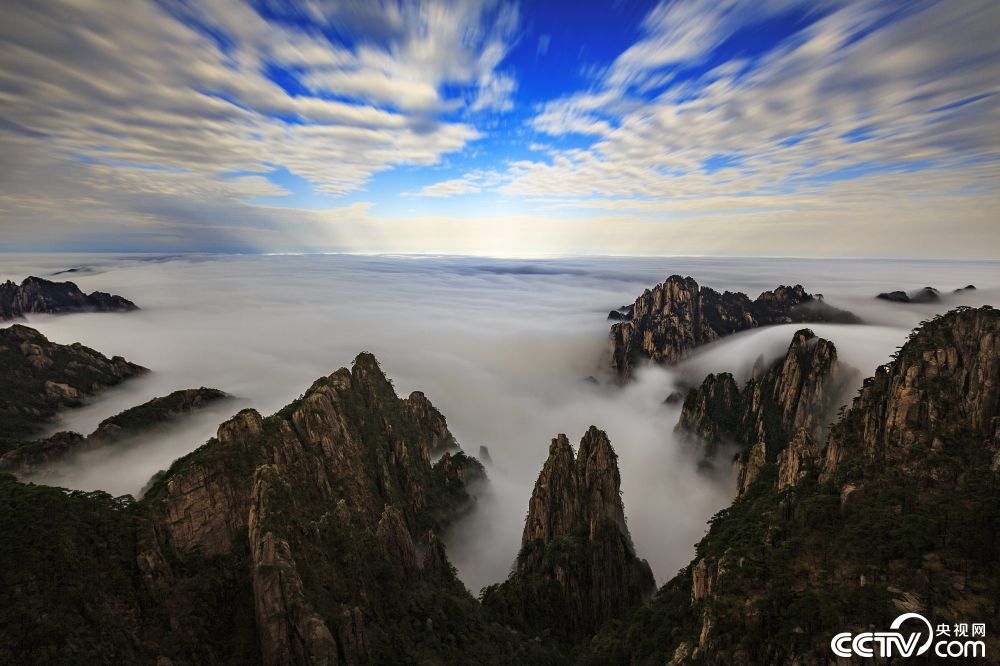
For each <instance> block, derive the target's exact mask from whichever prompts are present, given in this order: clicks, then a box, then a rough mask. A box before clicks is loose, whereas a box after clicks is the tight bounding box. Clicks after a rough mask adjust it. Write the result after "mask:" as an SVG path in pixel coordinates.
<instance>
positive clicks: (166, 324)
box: [0, 255, 1000, 591]
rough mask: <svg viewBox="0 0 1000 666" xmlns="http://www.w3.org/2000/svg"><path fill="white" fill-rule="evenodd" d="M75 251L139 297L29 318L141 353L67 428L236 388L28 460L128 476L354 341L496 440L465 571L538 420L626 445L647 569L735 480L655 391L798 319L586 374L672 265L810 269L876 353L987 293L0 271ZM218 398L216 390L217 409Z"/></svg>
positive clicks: (424, 264)
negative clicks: (171, 421)
mask: <svg viewBox="0 0 1000 666" xmlns="http://www.w3.org/2000/svg"><path fill="white" fill-rule="evenodd" d="M69 267H78V268H81V269H83V270H80V271H78V272H77V273H74V274H73V279H74V280H76V281H77V282H78V283H79V285H80V287H81V288H82V289H84V290H85V291H91V290H94V289H100V290H104V291H110V292H114V293H120V294H123V295H125V296H126V297H128V298H131V299H134V300H135V301H136V303H138V304H139V305H140V306H141V307H142V310H140V311H138V312H134V313H127V314H123V315H119V314H106V313H92V314H78V315H64V316H37V317H32V318H31V320H30V322H29V323H30V325H32V326H36V327H37V328H39V329H40V330H41V331H42V332H43V333H44V334H45V335H47V336H49V337H50V339H52V340H54V341H56V342H62V343H70V342H74V341H80V342H83V343H84V344H86V345H88V346H91V347H93V348H95V349H98V350H100V351H102V352H104V353H107V354H122V355H124V356H125V357H126V358H128V359H130V360H132V361H134V362H137V363H140V364H142V365H144V366H146V367H149V368H151V369H152V370H153V371H154V372H153V373H151V374H150V375H149V376H147V377H144V378H142V379H139V380H136V381H134V382H127V383H126V384H124V385H122V386H121V387H120V388H117V389H115V390H112V391H111V392H109V393H108V394H106V395H103V396H102V397H101V398H100V399H98V400H97V401H95V402H93V403H92V404H90V405H88V406H87V407H85V408H83V409H80V410H74V411H71V412H67V413H65V416H64V421H63V422H62V423H61V424H59V426H58V427H59V428H61V429H67V428H68V429H73V430H78V431H81V432H90V431H92V430H93V429H94V428H95V427H96V425H97V424H98V422H99V421H100V420H101V419H103V418H106V417H108V416H110V415H112V414H115V413H117V412H119V411H121V410H122V409H125V408H126V407H129V406H133V405H135V404H138V403H141V402H144V401H145V400H148V399H150V398H152V397H154V396H157V395H166V394H167V393H169V392H170V391H173V390H176V389H181V388H188V387H196V386H203V385H204V386H213V387H216V388H219V389H222V390H225V391H227V392H229V393H231V394H233V395H235V396H237V398H238V399H237V401H235V402H234V403H227V404H225V405H220V406H219V407H217V408H213V409H212V410H211V411H207V412H204V413H201V414H199V415H198V416H196V417H194V418H193V419H192V420H191V421H189V422H188V423H187V426H186V427H184V428H181V429H180V430H176V431H173V432H171V433H170V434H168V435H166V436H157V437H155V438H151V439H149V440H146V441H143V442H141V443H140V444H139V445H138V446H135V447H132V448H130V449H129V450H127V451H120V450H115V451H113V452H111V453H110V454H108V453H107V452H104V453H102V452H95V453H93V454H86V455H85V456H84V457H83V458H82V459H80V460H78V461H75V464H73V465H70V466H68V467H66V468H61V469H55V470H50V471H49V473H47V474H46V475H45V476H43V477H41V479H40V480H41V481H44V482H48V483H57V484H61V485H68V486H70V487H78V488H85V489H94V488H103V489H105V490H108V491H110V492H113V493H116V494H118V493H125V492H136V491H138V490H139V489H140V488H141V487H142V486H143V485H144V484H145V482H146V481H147V480H148V478H149V477H150V476H151V475H152V474H153V473H154V472H156V471H157V470H159V469H164V468H166V467H168V466H169V465H170V463H171V461H172V460H173V459H174V458H176V457H178V456H180V455H183V454H184V453H187V452H189V451H191V450H193V449H194V448H196V447H197V446H198V445H200V444H201V443H203V442H204V441H205V440H206V439H208V437H210V436H212V435H213V434H214V432H215V429H216V427H217V425H218V423H219V422H221V421H222V420H223V419H224V418H225V417H226V416H227V415H229V414H232V413H235V412H236V411H237V410H238V409H240V408H242V407H254V408H256V409H258V410H259V411H261V412H262V413H264V414H269V413H272V412H274V411H276V410H277V409H279V408H280V407H282V406H283V405H285V404H287V403H288V402H289V401H291V400H292V399H294V398H295V397H296V396H298V395H300V394H301V393H302V391H303V390H305V388H306V387H308V386H309V385H310V384H311V383H312V381H313V380H314V379H315V378H316V377H319V376H321V375H324V374H328V373H330V372H332V371H333V370H335V369H336V368H339V367H341V366H343V365H346V364H349V363H350V362H351V360H352V359H353V358H354V356H355V355H356V354H357V353H358V352H360V351H362V350H367V351H371V352H372V353H374V354H375V355H376V356H377V357H378V358H379V360H380V361H381V362H382V365H383V368H384V369H385V371H386V372H387V373H388V375H389V376H390V377H391V378H392V379H393V381H394V382H395V386H396V389H397V391H398V392H399V393H400V394H403V395H406V394H408V393H409V392H410V391H413V390H422V391H424V392H426V394H427V396H428V397H429V398H430V399H431V400H432V401H433V402H434V404H435V405H436V406H437V407H438V408H439V409H441V411H442V412H443V413H444V414H445V416H446V417H447V418H448V422H449V424H450V427H451V429H452V431H453V432H454V434H455V436H456V437H457V438H458V439H459V441H460V442H461V444H462V446H463V447H464V448H465V449H466V450H467V451H469V452H470V453H472V454H473V455H476V454H477V453H478V450H479V447H480V446H487V447H489V449H490V452H491V455H492V458H493V460H494V466H493V467H491V468H490V469H489V475H490V478H491V479H492V485H491V488H492V495H490V496H489V497H488V498H486V499H485V500H484V501H483V503H482V505H481V510H480V511H479V512H477V513H476V514H475V515H474V516H473V518H472V520H471V521H470V522H467V523H464V524H463V526H462V527H461V528H460V529H459V530H458V531H457V532H455V533H454V534H451V535H449V539H448V542H449V552H450V553H451V557H452V559H453V561H454V562H455V563H456V565H457V566H458V567H459V570H460V572H461V574H462V576H463V579H464V580H465V581H466V582H467V583H468V584H469V586H470V587H471V588H472V589H473V590H476V591H478V589H479V587H480V586H482V585H484V584H486V583H489V582H496V581H498V580H500V579H502V578H503V577H505V576H506V573H507V571H508V569H509V567H510V565H511V564H512V562H513V560H514V557H515V556H516V553H517V548H518V544H519V540H520V536H521V530H522V528H523V521H524V514H525V511H526V509H527V502H528V497H529V495H530V492H531V487H532V485H533V484H534V482H535V479H536V477H537V475H538V471H539V470H540V469H541V465H542V463H543V461H544V458H545V456H546V454H547V451H548V444H549V441H550V439H551V438H552V437H554V436H555V435H556V434H558V433H560V432H564V433H566V434H567V435H569V437H570V438H571V439H572V440H573V441H574V443H575V442H578V441H579V438H580V437H581V436H582V434H583V432H585V430H586V428H587V427H588V426H590V425H591V424H596V425H597V426H599V427H601V428H604V429H605V430H606V431H607V432H608V434H609V436H610V438H611V441H612V443H613V444H614V446H615V449H616V450H617V451H618V453H619V455H620V463H621V467H622V479H623V490H624V501H625V506H626V512H627V515H628V518H629V526H630V529H631V531H632V534H633V537H634V538H635V540H636V544H637V547H638V550H639V552H640V554H641V555H642V556H643V557H646V558H648V559H649V560H650V562H651V564H652V566H653V568H654V571H655V573H656V575H657V577H658V579H659V580H661V581H663V580H666V579H667V578H669V577H670V576H672V575H673V574H674V573H675V572H676V570H677V569H678V568H679V567H681V566H683V565H685V564H686V563H687V562H688V561H689V560H690V558H691V554H692V544H694V543H695V542H696V541H697V540H698V539H699V538H700V536H701V535H702V533H703V531H704V527H705V520H706V519H707V518H708V517H709V516H711V515H712V514H713V513H714V512H715V511H717V510H719V509H721V508H722V507H724V506H726V505H727V504H728V503H729V500H730V498H731V494H732V491H733V487H732V486H731V485H730V484H731V479H728V478H725V475H723V478H718V479H706V478H703V477H700V476H698V475H697V474H696V473H695V472H694V468H695V465H694V462H693V460H692V455H691V452H690V451H689V450H688V449H686V448H685V447H683V446H681V444H680V442H678V441H675V439H674V438H673V436H672V431H673V427H674V424H675V423H676V421H677V417H678V414H677V411H676V407H666V406H664V405H663V404H662V403H663V399H664V398H665V397H666V396H667V395H668V394H669V393H670V392H671V391H672V390H673V384H674V382H675V381H676V380H677V379H678V378H679V377H681V376H683V377H684V378H685V379H686V380H688V381H691V382H696V381H700V380H701V379H702V378H704V375H705V374H706V373H708V372H710V371H722V370H727V371H735V372H737V373H740V372H746V371H747V370H748V369H749V366H750V364H751V363H752V362H753V360H754V359H756V358H757V356H758V355H759V354H761V353H763V354H765V355H767V356H774V357H777V356H778V355H779V354H781V353H782V352H783V351H784V349H785V348H786V347H787V345H788V341H789V340H790V339H791V336H792V333H793V331H794V330H795V328H796V327H795V326H785V327H771V328H768V329H764V330H760V331H755V332H751V333H749V334H746V335H738V336H733V337H732V338H731V339H727V340H725V341H724V342H723V343H721V344H718V345H715V346H713V347H709V348H707V349H705V350H704V352H703V353H700V354H698V355H696V356H695V357H694V358H692V359H691V360H690V361H689V362H688V363H686V364H685V365H684V366H682V367H680V368H677V369H676V370H675V371H671V372H665V371H653V372H648V373H646V374H644V375H642V376H641V378H640V381H639V382H637V383H636V384H634V385H631V386H630V387H628V388H627V389H626V390H618V389H617V388H616V387H613V386H609V385H608V384H607V383H605V384H604V385H601V386H593V385H592V384H591V383H589V382H586V381H584V378H585V377H587V376H588V375H595V374H596V375H599V374H600V366H601V361H602V359H603V358H604V354H606V343H607V334H608V327H609V323H608V322H607V321H606V320H605V317H606V316H607V312H608V310H610V309H611V308H613V307H618V306H620V305H622V304H623V303H627V302H630V301H631V300H633V299H634V298H635V297H636V296H637V295H638V294H640V293H641V292H642V290H643V289H645V288H646V287H648V286H651V285H652V284H655V283H656V282H659V281H662V280H663V279H664V277H666V276H667V275H669V274H671V273H674V272H679V273H682V274H691V275H694V276H695V277H696V278H697V279H698V280H699V281H700V282H701V283H702V284H706V285H710V286H712V287H715V288H718V289H730V290H733V289H736V290H744V291H747V292H748V293H750V294H751V295H754V296H755V295H756V294H758V293H760V292H761V291H763V290H765V289H772V288H774V286H775V285H777V284H779V283H784V284H788V283H794V282H797V281H801V282H803V283H804V284H805V285H806V287H807V288H808V289H810V290H811V291H815V292H821V293H824V294H825V296H826V299H827V300H828V301H829V302H831V303H832V304H834V305H837V306H841V307H847V308H849V309H851V310H853V311H855V312H857V313H858V314H859V315H861V316H862V317H864V318H865V320H866V321H867V322H870V323H871V325H868V326H864V327H858V326H848V327H844V326H830V325H826V326H816V327H814V329H815V330H816V332H817V334H819V335H823V336H826V337H829V338H830V339H832V340H833V341H834V343H835V344H836V345H837V348H838V350H839V352H840V357H841V359H842V360H843V361H844V362H846V363H848V364H850V365H852V366H854V367H856V368H859V369H860V370H861V371H862V372H863V373H865V374H870V373H871V372H872V371H873V370H874V368H875V366H876V365H878V364H881V363H883V362H885V361H886V360H887V359H888V358H889V355H890V354H891V353H892V352H893V351H894V350H895V348H896V347H897V346H898V345H900V344H901V343H902V342H903V341H904V340H905V338H906V335H907V333H908V331H909V329H910V327H911V326H913V325H914V324H916V323H917V322H918V321H919V320H921V319H924V318H926V317H929V316H931V315H932V314H933V313H934V312H938V311H943V310H946V309H948V308H950V307H954V306H955V305H959V304H965V305H981V304H983V303H994V304H995V303H997V302H998V300H1000V271H998V270H997V264H996V263H954V262H902V261H893V262H887V261H882V262H878V261H815V260H809V261H803V260H799V261H791V260H785V261H773V260H767V261H760V260H726V261H721V260H716V259H669V260H668V259H634V258H627V259H610V258H599V259H592V260H582V259H577V260H550V261H533V262H527V261H512V260H495V259H478V258H477V259H469V258H415V257H403V258H391V257H352V256H233V257H186V258H179V257H173V258H171V257H114V256H107V255H104V256H85V257H79V256H67V255H57V256H23V255H14V256H10V255H8V256H7V257H5V260H4V262H3V263H2V264H0V280H3V279H8V278H9V279H16V280H20V279H22V278H23V277H24V276H25V275H28V274H35V275H51V274H52V273H54V272H56V271H59V270H64V269H66V268H69ZM969 282H972V283H974V284H976V285H977V286H978V287H979V289H978V290H976V291H974V292H968V293H963V294H962V295H960V296H954V297H951V299H952V300H950V301H947V302H944V303H940V304H929V305H894V304H887V303H885V302H884V301H876V300H874V298H873V295H874V294H876V293H878V292H880V291H884V290H886V289H894V288H900V289H907V290H910V289H916V288H919V287H922V286H924V285H926V284H928V283H929V284H932V285H935V286H937V287H939V288H941V289H942V291H943V292H947V291H950V290H951V289H953V288H955V287H958V286H964V285H965V284H967V283H969ZM227 410H228V411H227Z"/></svg>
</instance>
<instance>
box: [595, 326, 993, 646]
mask: <svg viewBox="0 0 1000 666" xmlns="http://www.w3.org/2000/svg"><path fill="white" fill-rule="evenodd" d="M998 345H1000V312H998V311H997V310H994V309H992V308H989V307H983V308H980V309H968V308H963V309H958V310H955V311H952V312H949V313H948V314H946V315H944V316H941V317H938V318H936V319H935V320H933V321H931V322H927V323H925V324H924V325H922V326H921V327H920V328H918V329H916V330H915V331H914V333H913V334H912V335H911V336H910V339H909V340H908V341H907V342H906V344H905V345H904V346H903V348H902V349H901V350H900V352H899V354H898V355H897V357H896V358H895V359H894V360H893V361H892V362H891V363H889V364H888V365H886V366H882V367H880V368H879V369H878V371H877V372H876V375H875V376H874V377H873V378H871V379H869V380H867V381H866V383H865V387H864V388H863V389H862V391H861V392H860V394H859V395H858V397H857V398H855V400H854V402H853V404H852V406H851V407H850V409H848V410H847V412H846V413H845V414H844V415H843V416H842V418H841V419H840V420H839V421H838V422H837V423H836V424H835V425H834V426H833V428H832V430H831V432H830V434H829V437H828V438H827V445H826V447H825V451H824V454H823V455H822V457H821V458H818V459H814V460H812V461H811V464H810V465H808V466H805V468H804V471H805V473H804V474H803V475H802V476H801V478H798V479H796V480H795V481H794V482H793V483H792V484H790V485H788V486H786V487H784V488H783V489H782V490H779V489H778V480H779V479H778V466H777V465H776V464H774V463H770V462H769V463H766V464H764V465H763V466H762V467H761V469H760V474H759V475H758V477H757V478H756V479H755V480H754V481H753V482H752V483H751V484H750V485H749V487H748V488H747V489H746V492H745V493H744V494H743V496H741V497H740V498H738V499H737V500H736V501H735V502H734V503H733V505H732V506H731V507H730V508H728V509H725V510H723V511H722V512H720V513H719V514H717V515H716V516H715V517H714V518H713V519H712V521H711V528H710V530H709V533H708V535H707V536H706V537H705V538H704V539H703V540H702V541H701V542H700V543H699V544H698V546H697V555H696V558H695V560H694V561H693V562H692V563H691V564H690V565H689V566H688V567H686V568H685V569H683V570H682V571H681V572H680V573H679V574H678V576H677V577H675V578H674V579H673V580H671V581H670V582H669V583H667V584H666V585H665V586H664V587H663V588H661V589H660V591H659V592H658V593H657V594H656V596H655V598H654V599H653V601H652V602H651V603H650V604H648V605H646V606H643V607H641V608H639V609H637V610H636V611H634V612H633V613H632V615H631V616H630V617H629V618H628V619H627V620H625V621H622V622H619V623H617V624H614V625H613V626H610V627H608V628H607V629H606V630H605V631H604V632H602V633H601V634H600V635H599V636H598V637H597V638H595V640H594V641H593V642H592V643H590V644H589V645H588V646H586V647H585V649H584V654H583V655H582V656H581V658H580V660H581V663H602V664H606V663H622V664H625V663H628V664H663V663H668V662H669V663H710V664H715V663H726V664H784V663H799V664H823V663H828V661H830V659H831V658H832V654H831V652H830V647H829V643H830V639H831V638H832V637H833V636H834V635H835V634H837V633H840V632H843V631H853V632H858V631H865V630H870V629H869V628H870V627H876V628H885V627H888V626H889V623H890V622H891V621H892V620H893V619H894V618H895V617H896V616H898V615H900V614H901V613H903V612H919V613H921V614H923V615H924V616H925V617H926V618H927V619H928V620H929V621H930V622H931V623H932V624H933V625H934V626H937V625H938V624H939V623H951V624H955V623H962V622H965V623H973V622H982V623H985V624H986V638H985V641H986V647H987V654H988V655H993V657H994V658H995V656H996V655H997V654H998V653H1000V652H998V651H1000V641H998V637H1000V607H998V604H997V599H1000V478H998V474H1000V430H998V427H1000V396H998V390H1000V347H998ZM917 663H919V662H917Z"/></svg>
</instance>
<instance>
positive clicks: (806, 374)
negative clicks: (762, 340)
mask: <svg viewBox="0 0 1000 666" xmlns="http://www.w3.org/2000/svg"><path fill="white" fill-rule="evenodd" d="M845 375H846V377H845ZM853 375H854V373H853V372H844V371H843V370H842V369H841V367H840V365H839V363H838V362H837V350H836V348H835V347H834V345H833V343H832V342H830V341H829V340H824V339H822V338H818V337H817V336H816V335H815V334H814V333H813V332H812V331H811V330H809V329H802V330H800V331H797V332H796V333H795V335H794V336H792V341H791V343H790V344H789V345H788V349H787V351H786V352H785V356H784V357H783V358H781V359H779V360H777V361H776V362H775V363H773V364H772V365H771V366H770V367H768V368H767V369H764V368H763V367H760V368H756V369H755V371H754V373H753V376H752V377H751V378H750V379H749V380H748V381H747V383H746V384H745V385H744V387H743V389H742V390H739V389H737V387H736V383H735V381H734V380H733V379H732V376H731V375H728V374H725V373H721V374H718V375H709V376H708V377H706V378H705V381H704V382H702V384H701V386H700V387H698V388H696V389H692V390H691V391H690V392H689V393H688V396H687V398H686V399H685V400H684V407H683V408H682V411H681V417H680V420H679V422H678V424H677V429H678V430H679V431H682V432H689V433H693V434H694V435H697V436H698V437H700V438H702V439H703V440H704V441H705V456H706V458H708V459H710V458H711V457H712V456H713V455H715V453H716V451H717V449H718V447H719V445H720V444H722V443H724V442H729V443H733V444H736V445H737V446H739V447H740V448H741V452H740V453H739V455H738V465H739V468H740V474H739V478H740V480H739V488H740V493H741V494H742V493H743V492H745V491H746V489H747V488H748V487H749V486H750V484H751V483H753V481H754V480H756V478H757V477H758V475H759V473H760V471H761V469H762V468H763V466H764V465H766V464H768V463H775V462H778V459H779V454H781V453H782V451H783V450H784V449H785V447H786V446H787V445H788V443H789V442H790V441H791V440H792V439H793V437H796V436H797V433H799V432H800V431H801V432H802V433H804V436H805V437H807V438H809V441H821V437H822V435H823V429H824V427H825V424H826V423H828V422H829V420H830V418H831V417H832V416H833V412H834V410H835V408H836V406H837V404H838V402H839V399H840V397H841V395H842V394H843V392H844V388H845V386H846V385H847V384H848V383H850V382H851V381H852V380H853ZM800 443H801V442H800ZM800 454H804V450H800V451H799V453H797V454H796V455H800ZM788 474H789V475H791V476H795V474H796V472H793V471H789V472H788Z"/></svg>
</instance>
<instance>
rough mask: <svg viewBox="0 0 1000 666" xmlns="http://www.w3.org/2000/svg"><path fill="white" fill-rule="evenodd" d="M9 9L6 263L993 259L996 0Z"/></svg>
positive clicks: (3, 51)
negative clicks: (199, 255)
mask: <svg viewBox="0 0 1000 666" xmlns="http://www.w3.org/2000/svg"><path fill="white" fill-rule="evenodd" d="M2 11H3V14H4V16H3V19H4V20H3V21H2V22H0V23H2V27H0V66H2V67H0V70H2V72H0V108H2V111H3V113H2V121H0V144H2V145H0V148H2V149H3V151H2V152H3V154H2V156H0V160H3V164H0V167H2V171H0V173H2V175H0V214H2V217H0V245H2V246H4V247H6V248H9V249H23V250H48V249H52V250H100V249H128V250H157V251H158V250H172V251H176V250H195V251H197V250H204V251H356V252H431V253H436V252H441V253H451V252H454V253H474V254H498V255H508V254H517V255H535V254H591V253H596V254H718V255H727V254H756V255H781V254H795V255H806V256H808V255H813V254H816V255H824V256H955V257H962V256H969V257H996V256H997V254H998V252H997V250H998V249H1000V231H998V226H1000V225H998V224H997V218H996V214H995V213H994V211H995V210H997V209H998V204H1000V201H998V193H997V191H998V184H1000V168H998V165H1000V119H998V118H1000V104H998V100H1000V97H998V96H997V93H998V92H1000V90H998V81H1000V48H998V46H997V44H996V42H997V40H996V39H995V33H996V31H997V29H1000V6H998V5H997V3H995V2H975V1H972V0H970V1H968V2H923V1H915V2H906V3H901V2H874V1H866V0H857V1H854V2H836V1H818V2H817V1H810V2H792V1H779V0H756V1H753V2H751V1H743V2H740V1H734V0H725V1H720V2H711V3H709V2H699V1H695V0H664V1H663V2H637V1H630V0H620V1H618V2H606V3H604V2H601V3H599V2H593V3H589V2H583V3H580V2H521V3H517V2H506V1H502V0H467V1H462V2H458V1H455V0H426V1H423V2H416V1H415V2H410V1H404V0H393V1H383V2H378V1H372V2H363V1H353V0H352V1H347V0H295V1H291V0H257V1H256V2H244V1H242V0H156V1H153V0H138V1H136V2H117V1H116V0H95V1H93V2H88V3H72V2H64V1H62V0H41V1H37V2H28V1H27V0H24V1H17V0H15V1H13V2H8V3H5V6H4V8H3V10H2Z"/></svg>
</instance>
